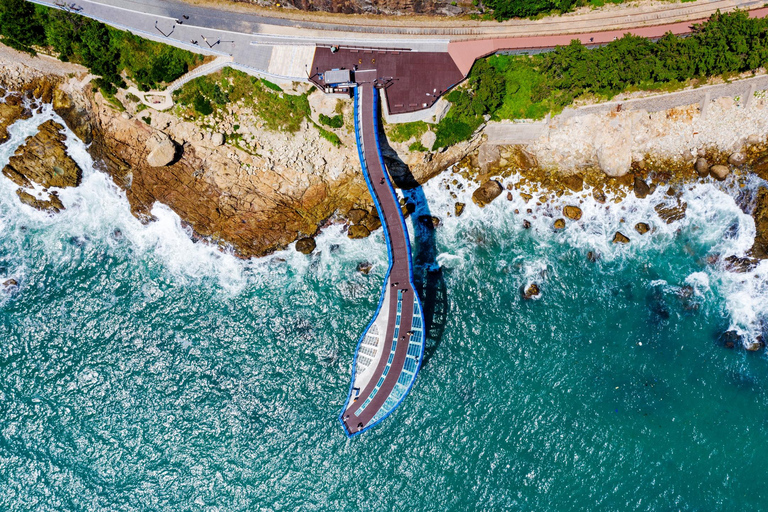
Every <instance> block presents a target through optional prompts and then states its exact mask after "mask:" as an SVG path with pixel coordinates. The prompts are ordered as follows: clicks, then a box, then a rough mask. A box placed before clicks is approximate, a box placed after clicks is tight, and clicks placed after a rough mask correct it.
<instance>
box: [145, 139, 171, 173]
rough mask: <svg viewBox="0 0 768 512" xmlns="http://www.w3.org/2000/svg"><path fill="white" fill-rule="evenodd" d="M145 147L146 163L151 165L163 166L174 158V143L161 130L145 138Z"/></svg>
mask: <svg viewBox="0 0 768 512" xmlns="http://www.w3.org/2000/svg"><path fill="white" fill-rule="evenodd" d="M147 149H148V150H149V155H147V163H148V164H149V165H150V166H152V167H164V166H166V165H168V164H170V163H171V162H173V161H174V160H175V159H176V144H175V143H174V142H173V141H172V140H171V138H170V137H168V135H166V134H164V133H162V132H158V133H156V134H154V135H153V136H152V137H150V138H149V140H147Z"/></svg>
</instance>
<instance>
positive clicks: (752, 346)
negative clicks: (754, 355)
mask: <svg viewBox="0 0 768 512" xmlns="http://www.w3.org/2000/svg"><path fill="white" fill-rule="evenodd" d="M744 348H745V349H747V350H748V351H749V352H757V351H758V350H760V349H762V348H765V342H764V341H763V339H762V338H760V337H758V338H757V339H756V340H755V341H748V342H746V343H744Z"/></svg>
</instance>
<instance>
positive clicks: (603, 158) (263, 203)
mask: <svg viewBox="0 0 768 512" xmlns="http://www.w3.org/2000/svg"><path fill="white" fill-rule="evenodd" d="M0 83H1V84H2V85H3V86H4V87H5V88H6V90H7V91H17V92H16V93H12V94H11V93H9V94H7V96H6V98H5V102H4V103H0V140H5V139H7V126H9V125H10V124H11V123H13V122H14V121H16V120H18V119H23V118H25V117H29V116H30V115H31V110H32V109H33V108H38V107H39V105H40V104H41V103H46V102H50V103H52V105H53V108H54V110H55V111H56V112H57V113H58V114H59V115H60V116H61V117H62V118H63V119H64V120H65V121H66V123H67V125H68V126H69V128H70V129H71V130H72V131H73V132H74V133H75V134H76V135H77V136H78V137H80V138H81V139H82V140H83V141H84V142H85V143H87V144H89V145H90V146H89V150H90V151H91V153H92V155H93V157H94V158H95V160H96V161H97V162H99V163H100V164H101V165H103V170H104V171H105V172H107V173H108V174H109V175H110V176H111V177H112V179H113V181H114V182H115V183H116V184H117V185H118V186H120V187H121V188H123V189H124V190H125V192H126V195H127V198H128V200H129V202H130V205H131V209H132V212H133V213H134V215H136V216H137V217H138V218H140V219H142V220H143V221H146V222H150V221H151V220H152V208H153V206H154V205H155V203H157V202H160V203H163V204H165V205H167V206H168V207H170V208H171V209H172V210H174V211H175V212H176V213H177V214H178V215H179V216H180V217H181V219H182V221H183V222H184V223H186V225H187V226H188V227H189V228H191V231H192V232H193V233H194V234H193V236H195V237H199V238H204V239H207V240H209V241H210V242H212V243H216V244H218V245H220V246H222V247H223V248H231V249H232V250H233V251H234V252H235V253H236V254H237V255H238V256H241V257H251V256H261V255H265V254H268V253H270V252H273V251H275V250H279V249H282V248H285V247H287V246H288V245H289V244H291V243H292V242H294V241H296V240H301V241H302V242H301V243H300V244H298V245H297V249H298V250H301V251H302V252H310V251H311V250H313V248H314V243H313V242H312V241H311V237H313V236H314V235H316V234H317V233H318V232H319V231H320V229H322V228H323V227H324V226H327V225H329V224H331V223H342V224H344V225H345V226H347V228H348V235H349V236H350V237H351V238H359V237H364V236H367V235H368V234H370V232H373V231H375V230H376V229H378V228H379V226H380V223H379V221H378V216H377V215H376V213H375V211H374V209H373V206H372V201H371V198H370V195H369V193H368V190H367V187H366V185H365V182H364V180H363V177H362V175H361V173H360V170H359V162H358V156H357V150H356V147H355V141H354V133H353V131H352V128H351V126H352V112H351V110H352V103H351V101H348V100H337V99H335V98H329V97H326V96H324V95H323V94H321V93H319V92H316V93H312V94H310V96H309V103H310V105H311V110H312V115H311V119H310V118H308V119H305V120H304V121H302V125H301V127H300V128H299V129H298V131H296V132H295V133H287V132H278V131H273V130H269V129H267V128H266V127H264V126H263V123H262V121H261V120H259V119H258V118H256V117H254V116H252V115H251V114H250V113H249V112H248V110H247V109H242V108H240V107H238V106H237V105H235V106H234V107H233V108H232V110H229V111H227V112H226V113H225V114H223V115H221V116H218V117H217V118H216V120H215V121H216V123H217V124H216V125H215V126H212V125H206V124H205V123H206V122H208V121H204V122H202V123H201V121H200V120H199V119H197V120H194V119H188V120H184V119H183V118H184V116H182V115H179V113H178V112H177V113H175V114H174V113H164V112H156V111H154V110H152V109H146V110H142V108H143V107H142V108H137V107H138V105H137V104H136V103H135V102H134V103H133V104H132V103H131V102H130V99H129V98H126V97H125V96H123V97H122V99H123V101H124V103H125V105H127V110H126V111H124V112H120V111H118V109H116V108H115V106H114V104H113V103H110V102H109V101H107V100H105V99H104V97H102V95H101V94H100V93H94V92H93V90H92V88H91V86H90V84H89V83H88V80H87V77H85V75H84V74H83V73H79V74H75V76H72V73H69V74H67V73H59V74H58V75H56V74H55V73H54V74H51V73H50V72H48V71H47V72H41V71H40V70H36V69H34V68H32V67H29V66H27V67H24V66H21V67H19V66H16V67H15V68H14V69H12V70H11V71H10V72H8V71H6V72H5V73H3V74H0ZM298 92H301V91H298ZM31 98H37V100H34V101H33V100H31ZM709 111H710V117H708V118H707V119H702V118H701V116H699V115H698V113H697V112H696V108H695V107H682V108H677V109H671V110H669V111H663V112H657V113H653V114H648V113H642V112H627V113H621V114H618V113H607V114H588V115H583V116H573V117H570V118H568V119H562V120H560V119H555V120H554V121H553V123H551V124H550V126H549V128H548V129H547V131H546V133H545V134H544V135H543V136H542V137H541V138H540V139H539V140H538V141H534V142H532V143H530V144H528V145H526V146H514V145H512V146H492V145H489V144H484V143H483V140H484V138H485V137H484V135H483V133H482V131H481V133H480V134H478V135H477V136H476V137H474V138H473V139H472V140H470V141H468V142H465V143H461V144H458V145H455V146H452V147H450V148H448V149H447V150H445V151H443V152H439V153H430V152H420V151H412V150H410V149H409V146H410V145H411V143H413V140H414V139H410V140H408V141H404V142H392V143H387V144H385V146H384V148H383V149H382V153H383V156H384V159H385V161H386V164H387V167H388V168H389V170H390V173H391V174H392V176H393V178H394V181H395V183H396V184H397V185H398V186H400V187H402V188H410V187H414V186H418V185H419V184H423V183H424V182H426V181H427V180H429V179H430V178H432V177H434V176H436V175H437V174H439V173H441V172H442V171H444V170H445V169H447V168H449V167H450V166H451V165H453V164H454V163H457V162H459V161H461V165H458V166H456V168H455V169H454V172H461V173H462V174H465V175H466V177H470V178H471V179H472V180H473V181H475V182H477V183H478V184H482V186H481V187H480V189H478V190H479V192H478V194H479V195H478V197H479V196H483V197H481V199H482V201H480V202H482V203H488V202H490V201H493V200H495V199H496V197H497V196H500V195H502V190H501V188H500V186H499V185H498V182H497V181H493V180H497V179H499V180H502V181H503V178H504V177H507V176H510V175H512V174H515V173H517V174H519V175H520V177H521V181H520V182H519V186H521V187H523V186H525V187H529V186H532V187H533V189H532V190H533V191H534V192H535V193H536V194H537V195H539V194H540V196H539V197H537V200H538V201H539V202H540V201H546V199H547V197H550V196H551V197H554V195H562V194H564V193H566V194H567V193H569V191H576V190H581V189H582V187H583V186H584V184H587V185H588V186H590V187H591V188H592V190H593V193H594V195H595V197H596V198H598V199H600V200H605V198H606V193H612V194H614V197H616V198H617V200H618V198H621V197H623V196H625V195H627V194H629V193H633V192H634V193H635V195H638V197H640V196H641V195H647V194H648V193H649V191H652V190H653V189H655V188H656V187H658V186H660V185H668V184H670V183H675V182H679V181H682V180H687V181H690V180H695V179H699V177H702V176H703V177H707V176H709V175H712V176H713V177H715V178H716V179H724V178H726V177H727V176H728V175H729V174H732V173H733V174H737V175H744V174H746V173H749V172H752V171H754V172H755V173H757V174H758V175H760V176H761V177H763V178H765V177H766V176H767V175H768V174H767V171H766V169H768V164H766V162H768V144H767V143H766V137H765V134H766V133H768V108H766V102H765V100H764V99H762V98H760V99H758V100H756V101H754V102H753V104H752V105H751V106H750V108H749V109H746V108H744V106H743V105H740V104H739V103H738V102H735V101H733V100H731V99H730V98H724V99H721V100H717V101H716V102H713V103H712V105H710V108H709ZM334 113H339V114H340V115H341V116H342V117H343V118H344V120H345V122H344V128H342V129H337V130H336V131H335V133H336V134H337V135H338V136H339V139H340V141H341V144H340V146H338V147H337V146H334V145H333V144H332V143H330V142H329V141H328V140H326V139H325V138H323V137H322V136H321V133H320V132H319V131H318V130H317V129H315V127H314V126H312V124H310V123H318V116H319V115H320V114H325V115H333V114H334ZM238 123H239V124H238ZM606 126H609V128H610V130H611V133H614V132H616V133H617V134H619V133H620V136H619V135H617V136H616V137H613V138H610V137H608V138H607V137H605V136H604V135H601V133H602V132H603V131H605V127H606ZM49 128H50V129H46V130H43V131H42V132H41V133H42V135H40V134H39V135H38V136H37V137H38V138H39V137H41V136H42V137H44V144H47V145H51V144H53V145H54V146H55V144H54V142H58V146H57V147H59V149H62V151H63V146H61V142H62V141H61V138H60V134H59V135H57V133H58V130H57V129H56V127H55V126H51V127H49ZM222 132H223V133H222ZM225 133H226V134H230V135H227V136H225ZM231 134H236V136H232V135H231ZM427 135H432V134H431V133H430V132H427V133H426V134H425V135H424V136H427ZM230 137H231V140H228V139H229V138H230ZM4 138H5V139H4ZM32 139H33V138H32V137H30V139H29V140H28V141H26V144H24V145H22V146H21V147H20V149H19V153H18V158H17V157H14V158H15V159H16V160H15V161H14V163H13V165H9V166H8V168H7V169H6V172H5V174H6V176H11V178H12V179H13V178H14V177H15V178H16V179H15V180H14V181H16V182H17V183H18V184H19V186H20V187H22V188H20V192H19V196H20V198H21V199H22V200H24V201H25V202H27V203H28V204H31V205H33V206H36V207H39V208H48V209H51V210H55V209H56V208H59V207H63V205H60V204H59V203H56V199H58V198H57V197H54V195H51V196H50V197H49V199H48V201H49V203H50V204H49V203H46V202H45V201H46V199H45V198H43V197H41V196H34V197H33V196H32V195H30V194H29V192H28V191H26V189H24V186H25V184H26V183H27V181H25V180H29V181H32V182H34V183H36V184H39V185H40V186H41V187H47V185H46V183H48V181H46V179H44V178H39V179H36V178H35V173H34V172H26V171H25V172H15V173H14V172H13V171H14V170H18V169H25V168H26V169H29V165H27V164H28V163H29V162H30V161H33V160H34V157H33V155H32V156H30V155H31V153H28V152H25V151H24V148H34V147H41V146H40V141H37V142H35V141H34V140H32ZM56 139H58V140H56ZM614 139H618V140H623V141H629V142H628V143H626V144H623V145H621V146H620V147H619V146H617V145H616V144H615V141H614ZM382 140H384V141H386V137H382ZM45 141H48V142H45ZM49 143H50V144H49ZM59 153H61V151H60V152H59ZM64 158H65V157H64V156H63V155H59V156H58V157H55V159H60V160H63V159H64ZM25 162H26V163H25ZM41 162H42V160H40V159H37V163H36V164H35V165H36V166H37V167H40V163H41ZM33 163H34V162H33ZM49 163H50V162H49ZM33 167H34V166H33ZM48 167H49V168H50V169H53V168H54V167H56V166H54V165H53V164H51V165H48ZM57 167H62V166H61V165H58V166H57ZM64 167H66V166H64ZM50 169H49V170H50ZM38 174H39V173H38ZM489 180H490V181H489ZM49 185H50V186H58V185H51V184H50V183H49ZM483 187H485V189H483ZM486 189H487V190H491V189H492V191H493V197H491V198H485V196H484V195H483V194H482V193H480V192H482V191H483V190H486ZM526 194H527V192H526ZM486 195H487V194H486ZM507 195H509V194H507ZM534 202H535V201H534ZM463 207H464V205H463V204H460V203H457V204H456V215H457V216H458V215H460V214H461V211H462V210H463ZM745 208H747V209H748V210H749V213H751V214H752V215H753V218H754V219H755V224H756V228H757V236H756V239H755V246H754V248H753V250H752V256H754V257H756V258H765V257H766V255H767V254H768V242H767V240H768V213H766V212H768V193H766V192H765V189H763V192H762V193H759V194H757V196H756V197H755V198H753V199H752V200H751V202H750V203H749V204H747V205H745ZM404 210H407V208H406V207H404ZM680 210H681V211H680V212H675V211H673V212H668V213H669V216H670V218H673V217H675V216H679V215H685V211H684V208H682V207H681V209H680ZM564 216H565V217H567V218H571V216H569V215H567V214H566V212H564ZM433 222H435V223H436V224H435V225H439V222H440V221H439V219H433Z"/></svg>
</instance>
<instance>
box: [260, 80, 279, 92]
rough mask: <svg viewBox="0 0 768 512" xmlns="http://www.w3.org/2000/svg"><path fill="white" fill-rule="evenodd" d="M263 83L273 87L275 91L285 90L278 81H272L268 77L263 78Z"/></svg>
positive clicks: (269, 87) (270, 87)
mask: <svg viewBox="0 0 768 512" xmlns="http://www.w3.org/2000/svg"><path fill="white" fill-rule="evenodd" d="M261 83H262V85H265V86H266V87H267V88H268V89H272V90H273V91H275V92H283V88H282V87H280V86H279V85H277V84H276V83H273V82H270V81H269V80H267V79H266V78H262V79H261Z"/></svg>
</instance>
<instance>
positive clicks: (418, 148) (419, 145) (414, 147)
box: [408, 140, 429, 152]
mask: <svg viewBox="0 0 768 512" xmlns="http://www.w3.org/2000/svg"><path fill="white" fill-rule="evenodd" d="M408 150H409V151H422V152H424V151H429V150H428V149H427V148H426V147H424V144H422V143H421V141H420V140H417V141H416V142H414V143H412V144H411V145H410V146H408Z"/></svg>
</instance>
